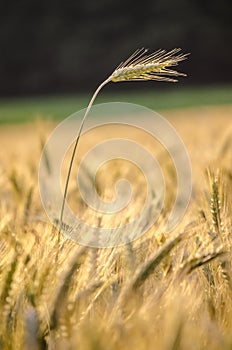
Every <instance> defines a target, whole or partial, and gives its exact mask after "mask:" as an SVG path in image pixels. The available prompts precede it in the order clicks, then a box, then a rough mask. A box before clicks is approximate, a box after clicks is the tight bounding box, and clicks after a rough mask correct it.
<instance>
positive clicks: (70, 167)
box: [59, 78, 110, 233]
mask: <svg viewBox="0 0 232 350" xmlns="http://www.w3.org/2000/svg"><path fill="white" fill-rule="evenodd" d="M109 81H110V78H108V79H106V80H104V81H103V83H101V84H100V85H99V86H98V88H97V89H96V91H95V92H94V94H93V96H92V98H91V100H90V102H89V104H88V107H87V109H86V111H85V114H84V117H83V119H82V122H81V125H80V128H79V131H78V134H77V138H76V141H75V144H74V147H73V152H72V156H71V160H70V163H69V168H68V174H67V178H66V182H65V189H64V196H63V200H62V206H61V212H60V227H59V233H60V232H61V229H62V223H63V216H64V206H65V201H66V198H67V193H68V185H69V180H70V175H71V171H72V166H73V161H74V158H75V154H76V150H77V146H78V144H79V140H80V137H81V133H82V130H83V127H84V123H85V120H86V118H87V116H88V114H89V111H90V109H91V107H92V105H93V103H94V101H95V99H96V97H97V95H98V93H99V91H100V90H101V89H102V88H103V86H105V85H106V84H107V83H108V82H109Z"/></svg>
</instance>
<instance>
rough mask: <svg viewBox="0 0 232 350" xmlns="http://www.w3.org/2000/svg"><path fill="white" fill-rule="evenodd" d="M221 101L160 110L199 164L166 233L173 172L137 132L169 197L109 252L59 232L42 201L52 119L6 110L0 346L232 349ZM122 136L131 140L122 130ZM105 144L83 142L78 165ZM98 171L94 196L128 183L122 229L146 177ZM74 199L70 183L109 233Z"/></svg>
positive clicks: (226, 129) (126, 170) (0, 176)
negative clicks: (185, 201) (183, 208)
mask: <svg viewBox="0 0 232 350" xmlns="http://www.w3.org/2000/svg"><path fill="white" fill-rule="evenodd" d="M133 102H134V101H133ZM221 102H222V103H223V102H225V104H220V102H219V101H218V105H211V106H209V105H208V106H206V105H202V106H196V105H194V103H192V104H191V103H190V104H189V106H187V105H185V104H184V105H183V106H182V107H184V108H177V107H179V106H175V105H172V104H170V108H169V109H165V110H163V112H162V115H163V116H164V117H165V118H166V119H167V120H168V121H169V122H170V123H171V124H172V125H173V126H174V128H175V129H176V130H177V132H178V134H179V135H180V136H181V138H182V140H183V142H184V144H185V147H186V149H187V151H188V153H189V157H190V160H191V166H192V186H193V189H192V196H191V201H190V204H189V206H188V209H187V212H186V214H185V216H184V218H183V220H182V221H181V222H180V223H179V225H178V226H177V227H176V228H175V229H174V230H172V231H171V232H166V231H165V229H164V228H165V223H166V221H167V218H168V216H169V214H170V211H171V208H172V206H173V203H174V200H175V195H176V188H177V180H176V175H175V171H174V170H175V169H173V164H171V162H170V159H169V156H168V154H167V153H166V152H165V151H162V149H161V148H160V145H158V144H156V143H155V144H153V143H152V142H150V141H149V139H147V138H144V136H143V135H142V134H141V135H140V134H139V133H138V134H137V135H131V137H132V138H133V137H135V136H136V137H137V141H138V142H140V143H141V144H145V145H146V146H147V147H150V151H151V152H153V154H154V155H155V157H156V159H157V160H158V162H159V164H160V166H161V167H162V169H163V172H164V178H165V183H166V193H165V201H164V207H163V209H162V212H161V214H160V216H159V218H158V220H157V221H156V222H155V223H154V225H153V226H152V227H151V228H150V229H149V230H148V232H146V233H144V234H143V235H142V236H141V237H140V238H138V239H136V240H134V241H133V242H130V243H128V244H126V245H123V246H120V247H117V246H116V247H113V248H93V247H87V246H84V245H83V246H82V245H80V244H78V243H76V242H74V241H72V240H68V239H66V238H65V236H63V235H60V234H59V232H58V231H57V229H56V228H54V227H53V226H52V224H51V223H50V222H49V220H48V218H47V217H46V213H45V211H44V208H43V206H42V204H41V200H40V195H39V186H38V164H39V160H40V156H41V152H42V149H43V146H44V143H45V141H46V139H47V137H48V136H49V135H50V132H51V131H52V130H53V129H54V127H55V126H56V125H57V120H56V121H54V119H53V120H49V113H48V114H46V113H45V114H46V115H45V116H46V120H44V119H43V118H41V116H40V115H39V116H36V117H35V120H33V121H27V123H20V124H14V123H13V122H16V121H20V118H21V119H22V120H29V117H28V118H27V117H25V118H22V117H21V115H26V114H27V113H28V116H29V114H30V113H31V110H30V109H29V110H28V112H26V114H25V113H24V114H23V112H22V111H21V112H20V111H19V110H18V112H17V113H18V118H19V120H16V119H17V118H16V115H13V114H14V113H12V111H13V110H14V108H13V105H12V106H9V105H7V103H6V104H5V107H4V108H5V113H6V114H7V113H9V116H10V115H13V117H12V118H10V117H9V120H8V121H10V123H6V121H7V120H6V119H5V120H3V122H4V123H2V124H0V145H1V152H0V196H1V202H0V256H1V258H0V315H1V318H0V349H4V350H10V349H12V350H17V349H19V350H21V349H25V350H34V349H37V350H39V349H56V350H57V349H58V350H59V349H62V350H63V349H65V350H66V349H80V350H127V349H135V350H149V349H157V350H159V349H164V350H177V349H180V350H185V349H188V350H198V349H199V350H200V349H210V350H219V349H225V350H227V349H228V350H229V349H231V348H232V333H231V329H232V263H231V261H232V220H231V219H232V205H231V204H232V168H231V164H232V124H231V120H232V119H231V116H232V105H231V104H229V103H227V101H221ZM153 103H154V104H155V102H153ZM215 103H217V101H215ZM16 105H17V104H16ZM17 106H19V105H17ZM25 106H26V102H25V105H24V107H23V108H25ZM83 107H84V106H83ZM4 108H3V107H2V109H1V108H0V113H2V116H3V115H4ZM10 108H12V109H10ZM28 108H29V107H28ZM49 108H51V107H49ZM174 108H175V109H174ZM161 109H162V106H161ZM15 110H17V108H16V107H15ZM24 110H25V109H24ZM68 112H70V111H68ZM20 113H21V114H20ZM41 113H43V111H42V112H41ZM57 118H60V117H59V115H58V116H57ZM131 123H133V119H131ZM149 123H151V121H149V120H147V126H148V129H149ZM105 133H106V131H104V130H102V135H101V137H102V138H104V135H105ZM118 134H120V137H126V130H123V129H122V130H120V129H119V130H118ZM107 135H108V136H109V130H108V131H107ZM101 137H100V138H99V135H97V131H96V134H94V133H89V134H88V133H87V134H86V135H83V137H82V138H81V143H80V148H79V150H78V155H77V163H78V162H79V161H80V159H81V157H82V155H83V154H84V153H85V152H86V151H87V150H88V147H91V145H92V144H94V142H95V141H96V142H99V140H100V139H101ZM48 161H49V159H48ZM64 166H65V165H64ZM98 175H99V176H98V177H97V178H96V186H97V189H98V194H99V195H100V196H101V197H102V198H103V199H106V200H112V198H113V196H114V192H113V188H114V183H115V182H116V180H117V179H118V178H120V177H125V178H127V179H128V180H129V181H130V183H131V185H132V189H133V200H132V203H130V204H129V205H128V208H126V209H125V210H124V211H123V212H122V213H121V214H120V215H118V216H117V215H116V217H115V222H116V225H118V226H120V225H124V224H125V223H126V222H128V221H130V218H131V217H134V216H135V215H137V214H138V213H139V212H140V210H141V208H142V203H143V200H144V196H145V195H144V191H143V190H144V188H145V185H146V184H145V180H144V177H143V174H141V172H140V171H139V170H138V169H136V168H135V166H134V165H133V164H131V163H130V162H126V161H121V160H114V161H112V162H109V164H106V165H105V166H104V167H103V168H102V169H100V171H99V174H98ZM75 191H76V190H75V179H74V175H73V177H72V178H71V183H70V190H69V196H68V200H69V201H70V202H71V203H72V206H73V207H74V208H75V209H76V210H77V212H78V213H79V215H80V216H81V218H82V220H84V221H86V222H89V223H90V224H91V223H93V222H94V223H95V224H97V225H99V226H101V227H105V226H107V225H108V218H107V217H105V216H104V213H97V214H96V215H94V214H93V213H92V212H91V211H90V209H89V208H87V207H86V205H85V204H84V203H82V201H81V198H80V196H79V194H78V193H76V192H75ZM109 220H110V219H109ZM134 229H135V230H136V227H135V228H134ZM83 234H85V232H83Z"/></svg>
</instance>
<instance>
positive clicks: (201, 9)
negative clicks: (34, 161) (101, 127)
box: [0, 0, 232, 96]
mask: <svg viewBox="0 0 232 350" xmlns="http://www.w3.org/2000/svg"><path fill="white" fill-rule="evenodd" d="M231 43H232V35H231V1H230V0H220V1H218V0H205V1H204V0H196V1H190V0H188V1H186V0H175V1H171V0H157V1H135V0H134V1H129V0H117V1H115V0H108V1H107V0H98V1H97V0H96V1H86V0H75V1H74V0H70V1H68V0H67V1H61V2H59V1H58V0H50V1H46V2H45V1H41V0H19V1H15V2H12V1H11V2H7V1H5V2H1V5H0V81H1V84H0V96H21V95H36V94H40V95H41V94H50V93H69V92H85V91H87V90H88V91H89V90H90V89H94V88H95V87H96V86H97V85H98V84H99V83H100V82H101V81H103V80H104V79H105V78H106V76H108V75H109V74H110V73H111V72H112V71H113V70H114V68H115V67H116V66H117V65H118V64H119V63H120V62H121V61H122V60H124V59H125V58H127V57H128V56H129V55H130V54H131V53H132V52H133V51H134V50H135V49H137V48H141V47H148V48H150V49H151V50H152V51H154V50H157V49H159V48H164V49H172V48H174V47H181V48H182V49H183V51H184V52H191V56H190V57H189V59H188V60H187V61H186V62H183V63H181V66H180V68H179V70H181V71H184V72H186V73H188V76H189V78H188V79H181V82H180V84H183V83H182V81H183V80H184V84H185V85H199V84H208V85H213V84H225V83H230V82H231V81H232V69H231V62H232V49H231ZM140 84H142V85H140ZM143 84H149V83H139V84H138V83H130V84H129V85H130V89H132V88H133V89H134V88H135V89H136V88H137V86H138V85H140V88H141V86H144V85H143ZM153 84H154V83H153ZM157 84H159V86H160V85H162V84H165V83H162V84H161V83H157ZM112 85H114V87H113V89H117V88H118V86H117V85H120V89H126V88H128V83H123V84H112ZM122 85H123V87H122ZM167 85H170V84H167Z"/></svg>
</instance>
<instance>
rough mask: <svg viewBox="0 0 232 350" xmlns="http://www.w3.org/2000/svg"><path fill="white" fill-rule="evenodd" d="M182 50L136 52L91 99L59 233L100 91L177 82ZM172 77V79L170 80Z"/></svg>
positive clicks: (75, 146)
mask: <svg viewBox="0 0 232 350" xmlns="http://www.w3.org/2000/svg"><path fill="white" fill-rule="evenodd" d="M180 51H181V49H173V50H171V51H169V52H166V51H165V50H158V51H156V52H154V53H152V54H149V55H147V52H148V50H147V49H138V50H136V51H135V52H134V53H133V54H132V55H131V56H130V57H129V58H128V59H127V60H126V61H124V62H122V63H121V64H120V65H119V66H118V67H117V68H116V69H115V70H114V72H113V73H112V74H111V75H110V76H109V77H108V78H107V79H106V80H105V81H103V83H101V84H100V85H99V86H98V88H97V90H96V91H95V92H94V94H93V97H92V98H91V100H90V102H89V105H88V107H87V109H86V111H85V114H84V117H83V119H82V122H81V125H80V128H79V131H78V134H77V138H76V141H75V143H74V148H73V152H72V156H71V160H70V164H69V169H68V174H67V178H66V182H65V189H64V196H63V201H62V206H61V213H60V228H59V232H61V229H62V223H63V215H64V206H65V201H66V198H67V192H68V185H69V180H70V175H71V171H72V166H73V161H74V158H75V154H76V150H77V146H78V143H79V140H80V136H81V133H82V130H83V127H84V123H85V120H86V117H87V115H88V114H89V111H90V109H91V107H92V105H93V103H94V101H95V99H96V97H97V95H98V93H99V91H100V90H101V89H102V88H103V86H105V85H106V84H107V83H109V82H110V81H112V82H114V83H116V82H120V81H128V80H158V81H169V82H176V81H177V80H176V79H173V77H174V76H185V74H184V73H179V72H177V71H175V70H171V69H169V67H171V66H176V65H177V64H178V63H179V62H180V61H183V60H185V59H186V58H187V54H180V53H179V52H180ZM170 76H171V78H170Z"/></svg>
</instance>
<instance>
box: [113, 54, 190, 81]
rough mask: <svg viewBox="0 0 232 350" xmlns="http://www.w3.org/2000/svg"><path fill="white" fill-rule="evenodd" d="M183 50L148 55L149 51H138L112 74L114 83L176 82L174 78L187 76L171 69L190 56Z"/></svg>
mask: <svg viewBox="0 0 232 350" xmlns="http://www.w3.org/2000/svg"><path fill="white" fill-rule="evenodd" d="M180 51H181V49H179V48H176V49H173V50H171V51H168V52H167V51H165V50H158V51H156V52H154V53H151V54H149V55H148V54H146V53H147V52H148V49H144V48H142V49H138V50H136V51H135V52H134V53H133V54H132V55H131V56H130V57H129V58H128V59H127V60H126V61H124V62H122V63H121V64H120V65H119V66H118V67H117V68H116V69H115V71H114V72H113V73H112V74H111V76H110V78H109V80H110V81H113V82H119V81H126V80H159V81H170V82H176V81H177V80H176V79H174V78H173V77H176V76H186V74H184V73H180V72H177V71H175V70H172V69H169V67H172V66H176V65H177V64H178V63H179V62H180V61H183V60H185V59H186V58H187V56H188V54H182V53H180Z"/></svg>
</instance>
